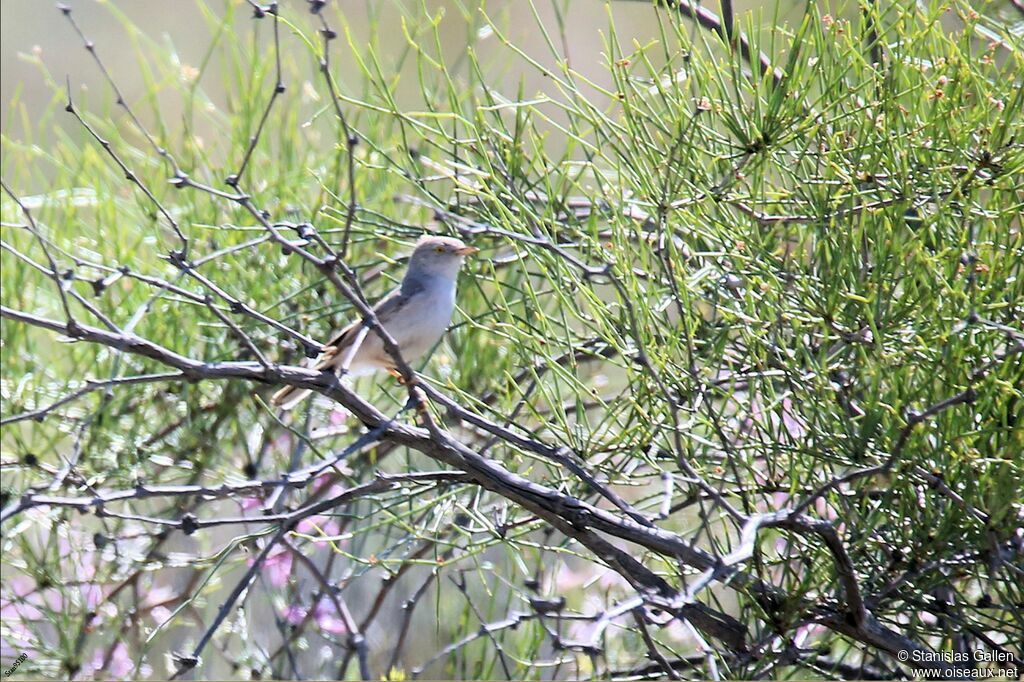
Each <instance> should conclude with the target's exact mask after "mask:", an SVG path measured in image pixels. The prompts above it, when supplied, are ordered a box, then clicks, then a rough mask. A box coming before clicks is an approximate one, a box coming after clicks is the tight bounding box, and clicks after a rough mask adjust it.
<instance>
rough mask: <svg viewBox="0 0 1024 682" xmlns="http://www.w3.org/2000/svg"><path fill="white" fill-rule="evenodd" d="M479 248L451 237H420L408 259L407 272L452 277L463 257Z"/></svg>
mask: <svg viewBox="0 0 1024 682" xmlns="http://www.w3.org/2000/svg"><path fill="white" fill-rule="evenodd" d="M479 250H480V249H478V248H476V247H474V246H467V245H466V244H464V243H463V242H462V241H460V240H458V239H455V238H453V237H436V236H434V235H429V236H426V237H421V238H420V240H419V241H418V242H416V248H415V249H414V250H413V252H412V258H411V259H410V260H409V274H410V275H414V276H416V277H423V276H427V277H430V276H434V277H449V278H454V277H455V276H456V275H457V274H458V272H459V268H460V267H462V261H463V259H465V257H466V256H469V255H471V254H474V253H476V252H477V251H479Z"/></svg>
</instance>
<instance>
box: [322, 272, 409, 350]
mask: <svg viewBox="0 0 1024 682" xmlns="http://www.w3.org/2000/svg"><path fill="white" fill-rule="evenodd" d="M409 300H410V297H408V296H403V295H402V291H401V289H395V290H394V291H392V292H391V293H390V294H388V295H387V296H385V297H384V298H382V299H381V300H380V301H379V302H378V303H377V305H376V306H374V308H373V312H374V314H375V315H376V316H377V321H378V322H381V323H382V324H386V323H387V321H388V320H389V319H392V318H393V316H394V315H396V314H397V313H398V312H399V311H401V310H402V308H404V307H405V306H406V305H408V303H409ZM362 327H363V321H362V320H356V321H355V322H353V323H352V324H350V325H349V326H347V327H345V328H344V329H342V330H341V331H340V332H338V333H337V334H336V335H335V337H334V338H333V339H331V340H330V341H329V342H328V343H327V345H326V346H324V350H323V352H322V353H321V354H320V357H319V359H318V360H317V363H316V368H317V369H324V368H327V367H331V366H333V365H335V364H337V363H338V362H340V361H341V358H342V357H344V351H345V350H346V349H348V347H349V346H351V345H352V342H353V341H354V340H355V339H357V338H359V330H360V329H362ZM364 342H365V337H364Z"/></svg>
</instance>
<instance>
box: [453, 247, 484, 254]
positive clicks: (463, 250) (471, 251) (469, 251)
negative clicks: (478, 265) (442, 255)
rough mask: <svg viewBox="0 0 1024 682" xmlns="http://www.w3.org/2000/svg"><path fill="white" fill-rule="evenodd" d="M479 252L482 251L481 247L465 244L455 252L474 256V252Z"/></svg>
mask: <svg viewBox="0 0 1024 682" xmlns="http://www.w3.org/2000/svg"><path fill="white" fill-rule="evenodd" d="M479 252H480V249H478V248H476V247H475V246H463V247H462V248H461V249H459V250H458V251H456V252H455V253H457V254H459V255H460V256H472V255H473V254H474V253H479Z"/></svg>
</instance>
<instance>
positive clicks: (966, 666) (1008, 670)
mask: <svg viewBox="0 0 1024 682" xmlns="http://www.w3.org/2000/svg"><path fill="white" fill-rule="evenodd" d="M896 658H898V659H899V660H900V661H901V662H903V663H910V664H913V663H925V664H932V665H934V664H936V663H939V664H942V663H945V664H949V665H951V666H955V667H951V668H936V667H932V666H929V667H926V668H924V667H922V668H912V669H911V671H910V674H911V675H913V676H914V677H918V678H923V679H929V678H931V679H961V680H986V679H1011V680H1018V679H1020V673H1021V671H1020V670H1019V669H1018V668H1017V667H1016V665H1015V664H1014V658H1013V655H1012V654H1010V653H1009V652H1008V651H991V650H988V649H975V650H974V651H921V650H917V649H915V650H912V651H906V650H903V651H900V652H899V653H898V654H897V655H896Z"/></svg>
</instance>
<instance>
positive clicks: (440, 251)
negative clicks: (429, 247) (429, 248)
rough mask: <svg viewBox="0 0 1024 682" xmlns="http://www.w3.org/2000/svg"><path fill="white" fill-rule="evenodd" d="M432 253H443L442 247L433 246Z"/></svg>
mask: <svg viewBox="0 0 1024 682" xmlns="http://www.w3.org/2000/svg"><path fill="white" fill-rule="evenodd" d="M434 251H437V252H438V253H444V247H443V246H435V247H434Z"/></svg>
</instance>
